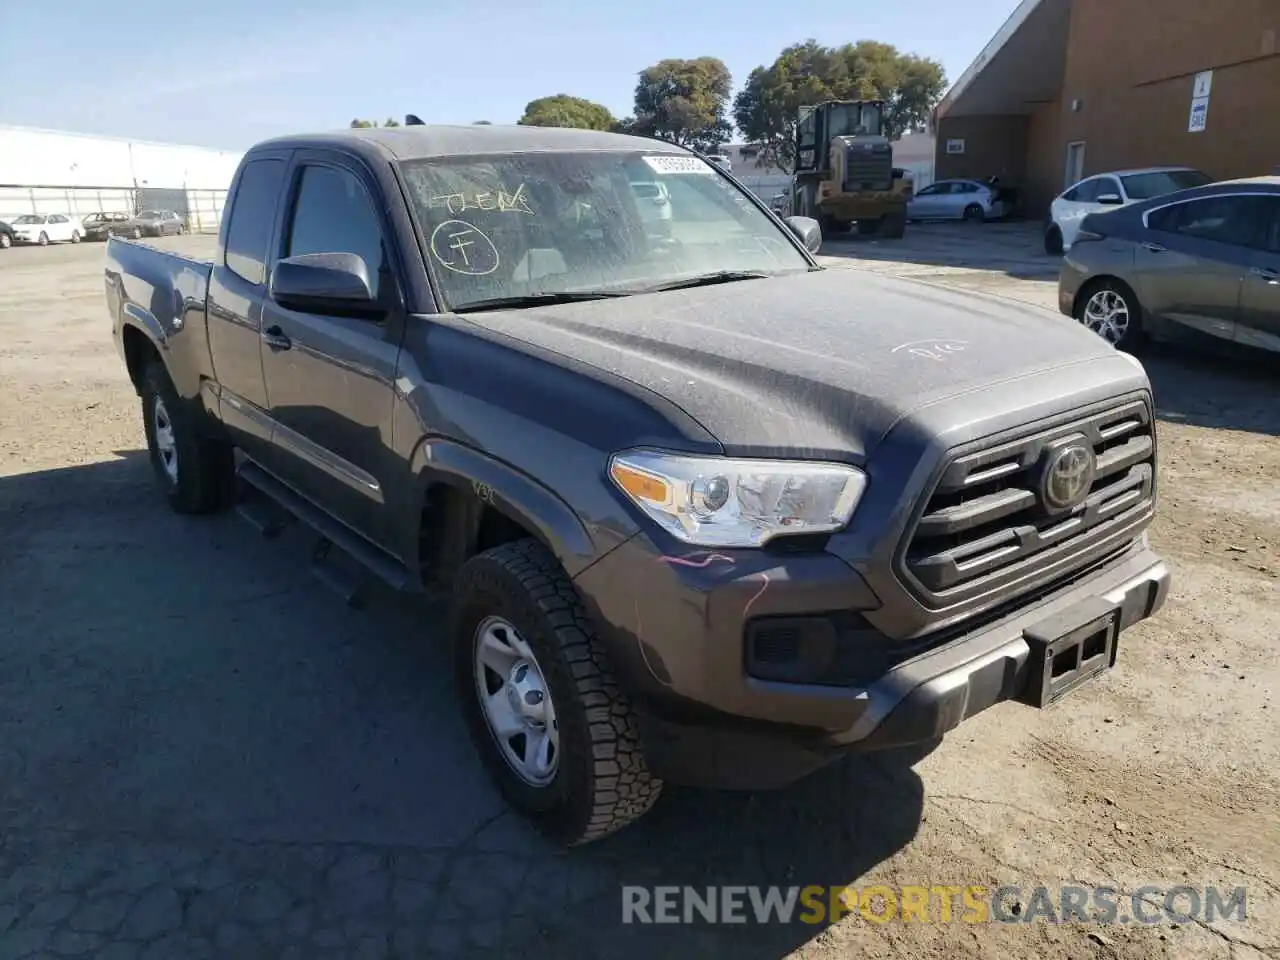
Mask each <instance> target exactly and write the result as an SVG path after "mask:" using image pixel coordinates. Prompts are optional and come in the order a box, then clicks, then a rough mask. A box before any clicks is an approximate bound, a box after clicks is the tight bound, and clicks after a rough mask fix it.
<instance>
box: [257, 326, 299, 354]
mask: <svg viewBox="0 0 1280 960" xmlns="http://www.w3.org/2000/svg"><path fill="white" fill-rule="evenodd" d="M262 342H263V343H265V344H266V345H267V346H268V347H270V348H271V349H272V350H288V349H289V348H290V347H292V346H293V341H292V340H290V339H289V338H288V337H287V336H286V335H285V332H284V331H283V330H281V329H280V327H279V326H276V325H272V326H270V327H267V329H265V330H263V331H262Z"/></svg>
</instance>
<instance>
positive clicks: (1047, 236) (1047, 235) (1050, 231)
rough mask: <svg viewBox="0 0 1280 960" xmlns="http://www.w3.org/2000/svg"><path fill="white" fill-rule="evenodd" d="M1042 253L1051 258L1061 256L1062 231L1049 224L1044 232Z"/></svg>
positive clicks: (1055, 225) (1054, 224)
mask: <svg viewBox="0 0 1280 960" xmlns="http://www.w3.org/2000/svg"><path fill="white" fill-rule="evenodd" d="M1044 252H1045V253H1047V254H1049V256H1051V257H1060V256H1062V230H1061V229H1060V228H1059V227H1058V225H1057V224H1056V223H1051V224H1049V226H1047V227H1045V230H1044Z"/></svg>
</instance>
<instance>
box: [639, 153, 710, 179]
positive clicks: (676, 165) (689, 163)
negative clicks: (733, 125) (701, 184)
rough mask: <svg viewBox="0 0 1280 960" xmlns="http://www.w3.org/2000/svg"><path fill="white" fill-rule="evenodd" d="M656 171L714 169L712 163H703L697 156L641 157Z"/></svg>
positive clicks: (705, 170) (697, 171) (698, 171)
mask: <svg viewBox="0 0 1280 960" xmlns="http://www.w3.org/2000/svg"><path fill="white" fill-rule="evenodd" d="M641 159H642V160H644V162H645V163H647V164H648V165H649V167H650V168H651V169H652V170H653V172H654V173H705V174H708V175H711V174H713V173H714V171H713V170H712V169H711V164H709V163H703V162H702V161H701V160H699V159H698V158H697V157H673V156H671V155H669V154H668V155H666V156H657V157H641Z"/></svg>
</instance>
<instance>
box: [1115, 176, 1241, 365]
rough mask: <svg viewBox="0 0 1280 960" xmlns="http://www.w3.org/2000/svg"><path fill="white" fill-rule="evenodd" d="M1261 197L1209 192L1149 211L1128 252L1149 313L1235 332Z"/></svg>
mask: <svg viewBox="0 0 1280 960" xmlns="http://www.w3.org/2000/svg"><path fill="white" fill-rule="evenodd" d="M1263 204H1264V200H1263V198H1260V197H1257V196H1249V195H1238V194H1216V195H1213V196H1208V197H1200V198H1197V199H1194V200H1186V201H1183V202H1181V203H1174V204H1170V205H1168V206H1164V207H1158V208H1156V209H1154V210H1151V211H1149V212H1148V213H1147V215H1146V222H1147V229H1146V230H1145V231H1143V232H1142V239H1141V241H1140V242H1139V245H1138V249H1137V251H1136V255H1135V260H1134V263H1135V288H1136V290H1137V293H1138V299H1139V300H1140V301H1141V302H1142V304H1143V306H1144V307H1145V308H1146V310H1147V311H1148V313H1149V314H1151V316H1152V318H1153V319H1154V320H1155V321H1156V322H1157V323H1159V322H1160V321H1165V322H1172V323H1176V324H1179V325H1181V326H1183V327H1187V328H1190V329H1193V330H1196V331H1198V332H1200V333H1205V334H1209V335H1210V336H1214V337H1220V338H1222V339H1226V340H1231V339H1234V337H1235V331H1236V319H1237V315H1238V311H1239V307H1240V297H1241V290H1242V287H1243V285H1244V279H1245V275H1246V274H1247V273H1248V270H1249V266H1250V258H1251V256H1252V255H1253V253H1254V252H1256V247H1257V246H1258V244H1259V241H1260V238H1261V235H1262V230H1263V227H1264V224H1263V214H1264V213H1265V208H1264V206H1263Z"/></svg>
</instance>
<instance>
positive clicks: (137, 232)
mask: <svg viewBox="0 0 1280 960" xmlns="http://www.w3.org/2000/svg"><path fill="white" fill-rule="evenodd" d="M129 236H131V237H133V239H135V240H141V239H142V230H141V229H140V228H139V227H134V228H133V232H132V233H130V234H129Z"/></svg>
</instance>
